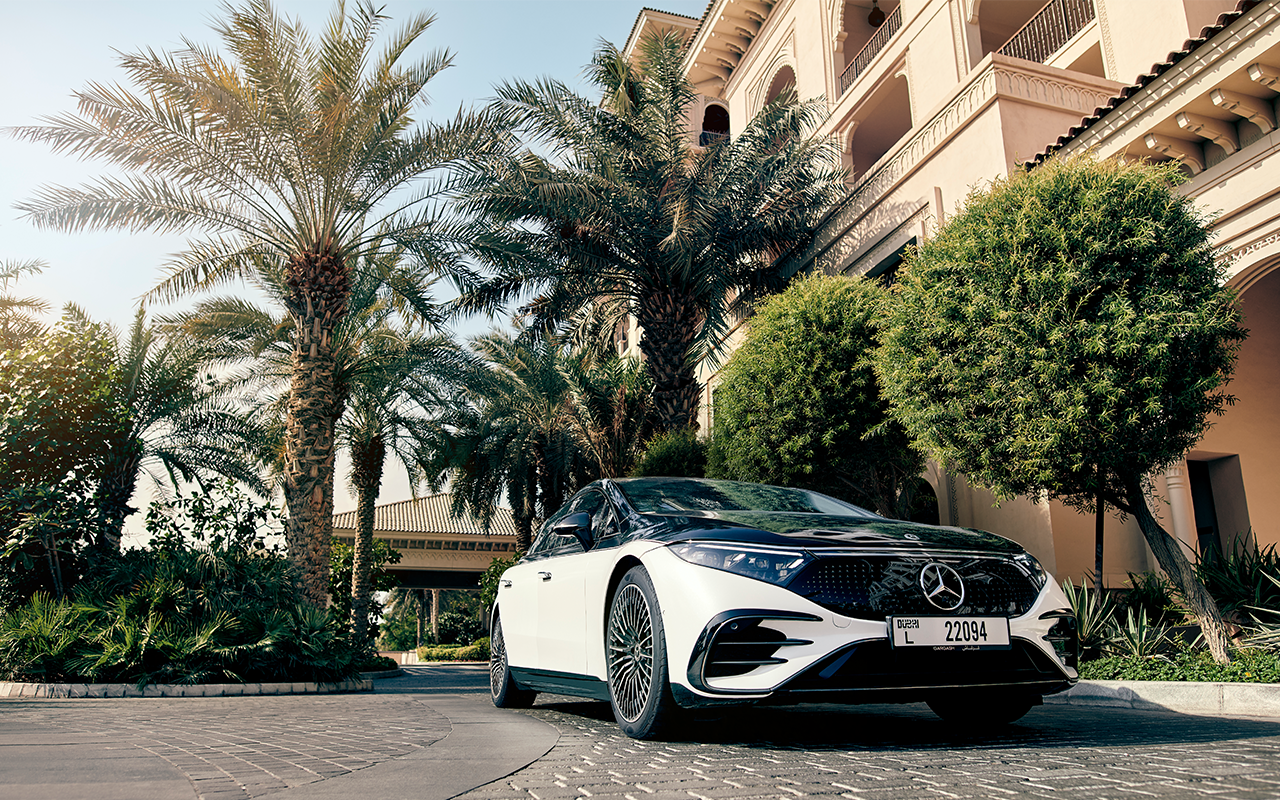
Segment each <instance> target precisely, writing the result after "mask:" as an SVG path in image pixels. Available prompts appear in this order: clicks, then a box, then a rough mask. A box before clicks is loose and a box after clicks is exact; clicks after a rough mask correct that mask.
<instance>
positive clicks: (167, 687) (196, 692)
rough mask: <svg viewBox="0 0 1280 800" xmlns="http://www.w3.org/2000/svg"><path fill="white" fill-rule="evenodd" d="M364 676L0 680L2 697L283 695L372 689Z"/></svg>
mask: <svg viewBox="0 0 1280 800" xmlns="http://www.w3.org/2000/svg"><path fill="white" fill-rule="evenodd" d="M372 691H373V681H372V680H369V679H367V678H359V679H355V680H347V681H339V682H337V683H313V682H307V683H193V684H190V685H186V684H174V683H153V684H151V685H150V686H146V687H144V688H142V689H139V688H138V687H137V686H135V685H134V684H131V683H9V682H0V698H3V697H47V698H80V697H255V696H261V695H284V694H338V693H347V692H372Z"/></svg>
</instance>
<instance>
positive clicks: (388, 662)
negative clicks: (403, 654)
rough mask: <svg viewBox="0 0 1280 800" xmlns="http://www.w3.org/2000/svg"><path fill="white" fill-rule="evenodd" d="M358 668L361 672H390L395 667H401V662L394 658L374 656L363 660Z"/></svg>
mask: <svg viewBox="0 0 1280 800" xmlns="http://www.w3.org/2000/svg"><path fill="white" fill-rule="evenodd" d="M357 669H359V670H360V671H361V672H390V671H391V670H393V669H400V664H399V663H397V662H396V660H395V659H394V658H389V657H387V656H373V657H372V658H367V659H365V660H364V661H361V662H360V663H359V664H358V665H357Z"/></svg>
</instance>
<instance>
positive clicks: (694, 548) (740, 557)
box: [671, 542, 813, 586]
mask: <svg viewBox="0 0 1280 800" xmlns="http://www.w3.org/2000/svg"><path fill="white" fill-rule="evenodd" d="M671 552H673V553H675V554H676V555H677V556H679V557H680V558H682V559H684V560H685V561H688V562H689V563H690V564H698V565H700V566H703V567H711V568H712V569H722V570H724V571H725V572H732V573H734V574H735V575H742V576H744V577H747V578H755V579H756V580H758V581H765V582H767V583H773V584H777V585H778V586H785V585H786V584H787V582H788V581H790V580H791V579H792V578H794V577H795V575H796V573H797V572H799V571H800V570H802V569H804V565H805V564H808V563H809V562H810V561H812V560H813V558H812V556H810V555H809V554H808V553H806V552H804V551H803V550H775V549H773V548H768V547H753V546H750V545H739V544H728V543H719V542H681V543H679V544H675V545H672V546H671Z"/></svg>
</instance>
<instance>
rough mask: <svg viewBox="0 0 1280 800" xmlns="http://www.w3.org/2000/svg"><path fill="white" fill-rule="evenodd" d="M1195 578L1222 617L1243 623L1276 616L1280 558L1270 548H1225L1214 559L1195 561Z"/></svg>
mask: <svg viewBox="0 0 1280 800" xmlns="http://www.w3.org/2000/svg"><path fill="white" fill-rule="evenodd" d="M1196 574H1197V575H1198V576H1199V577H1200V580H1201V581H1202V582H1203V583H1204V585H1205V587H1206V588H1207V589H1208V590H1209V593H1210V594H1211V595H1213V598H1214V599H1215V600H1217V601H1218V607H1219V608H1221V609H1222V613H1223V614H1228V615H1232V616H1234V617H1236V618H1237V619H1238V620H1240V621H1241V622H1244V623H1250V622H1253V621H1257V620H1262V619H1274V618H1275V616H1276V615H1280V554H1278V553H1277V552H1276V546H1275V545H1274V544H1272V545H1267V546H1266V547H1263V548H1260V549H1254V548H1252V547H1248V546H1245V545H1243V544H1241V545H1239V546H1236V547H1231V548H1227V551H1226V552H1224V553H1220V554H1218V556H1217V557H1216V558H1214V559H1205V558H1201V559H1199V560H1198V561H1197V562H1196Z"/></svg>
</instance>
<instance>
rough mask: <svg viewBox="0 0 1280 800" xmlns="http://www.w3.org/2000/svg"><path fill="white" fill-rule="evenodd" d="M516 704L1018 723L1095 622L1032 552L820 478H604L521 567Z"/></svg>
mask: <svg viewBox="0 0 1280 800" xmlns="http://www.w3.org/2000/svg"><path fill="white" fill-rule="evenodd" d="M491 642H492V652H493V656H492V660H491V662H490V667H491V688H492V690H493V698H494V702H495V703H496V704H497V705H499V706H505V707H511V706H522V705H527V704H528V703H530V702H532V700H533V697H534V695H535V694H536V693H537V692H556V693H560V694H569V695H577V696H583V697H593V698H598V699H601V700H608V701H610V702H611V703H612V705H613V710H614V716H615V718H616V719H617V720H618V723H619V725H620V726H621V727H622V729H623V730H624V731H625V732H626V733H627V734H628V735H630V736H634V737H649V736H654V735H656V734H658V733H659V732H660V731H661V730H662V728H663V727H664V725H666V724H667V723H668V722H670V720H671V719H672V718H673V717H675V715H677V714H678V713H679V711H680V709H685V708H698V707H704V706H715V705H726V704H750V703H765V702H767V703H795V702H810V701H822V702H840V703H868V702H876V703H880V702H916V701H925V702H928V703H929V705H930V707H932V708H933V709H934V711H936V712H937V713H938V714H939V715H940V716H942V717H943V718H945V719H953V720H965V721H967V722H970V723H987V724H990V723H993V722H1009V721H1012V720H1014V719H1017V718H1019V717H1021V716H1022V715H1023V714H1024V713H1026V711H1027V710H1028V709H1029V708H1030V707H1031V706H1032V705H1034V704H1036V703H1039V702H1040V698H1041V697H1042V696H1043V695H1046V694H1051V693H1054V692H1060V691H1063V690H1065V689H1067V688H1068V687H1070V686H1071V685H1072V684H1073V683H1075V681H1076V679H1077V674H1076V669H1075V667H1076V662H1077V650H1078V640H1077V637H1076V626H1075V618H1074V617H1073V616H1072V614H1071V611H1070V607H1069V605H1068V603H1067V600H1066V598H1065V597H1064V596H1063V594H1062V591H1061V589H1059V588H1058V586H1057V585H1056V584H1055V583H1054V582H1053V581H1052V580H1050V579H1049V576H1048V575H1046V574H1045V572H1044V570H1043V569H1041V567H1040V565H1039V564H1038V563H1037V562H1036V560H1035V559H1034V558H1033V557H1032V556H1030V555H1029V554H1028V553H1026V552H1025V551H1024V550H1023V549H1022V548H1021V547H1020V546H1019V545H1017V544H1015V543H1014V542H1011V541H1009V540H1007V539H1004V538H1001V537H999V536H995V535H993V534H990V533H984V532H982V531H976V530H969V529H961V528H949V527H938V526H929V525H921V524H917V523H911V522H900V521H896V520H890V519H886V518H884V517H880V516H877V515H876V514H873V513H871V512H869V511H866V510H865V509H862V508H858V507H857V506H853V505H850V504H848V503H844V502H842V501H839V500H836V499H834V498H831V497H827V496H825V495H821V494H817V493H815V492H808V491H804V490H801V489H789V488H784V487H778V486H765V485H761V484H750V483H738V482H733V481H713V480H701V479H690V478H634V479H618V480H602V481H597V482H596V483H593V484H591V485H590V486H588V487H586V488H585V489H583V490H582V491H580V492H578V493H577V494H576V495H574V496H573V497H572V498H571V499H570V500H569V502H568V503H566V504H565V506H564V507H563V508H562V509H561V510H560V511H559V512H558V513H556V514H555V515H554V516H553V517H551V518H550V519H549V520H547V522H546V523H545V524H544V525H543V526H542V528H541V529H540V531H539V533H538V535H537V537H536V538H535V540H534V542H533V545H532V547H531V548H530V550H529V552H528V553H527V554H526V555H525V556H524V557H523V558H522V559H521V560H520V562H519V563H517V564H516V565H515V566H513V567H511V568H510V569H509V570H507V572H506V573H505V574H504V575H503V580H502V581H501V582H500V589H499V592H498V598H497V601H496V603H495V606H494V614H493V623H492V630H491Z"/></svg>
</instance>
